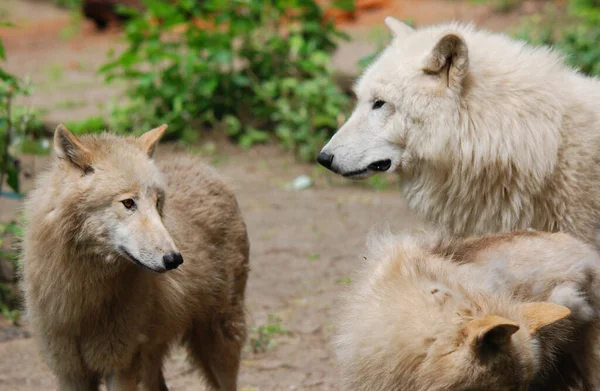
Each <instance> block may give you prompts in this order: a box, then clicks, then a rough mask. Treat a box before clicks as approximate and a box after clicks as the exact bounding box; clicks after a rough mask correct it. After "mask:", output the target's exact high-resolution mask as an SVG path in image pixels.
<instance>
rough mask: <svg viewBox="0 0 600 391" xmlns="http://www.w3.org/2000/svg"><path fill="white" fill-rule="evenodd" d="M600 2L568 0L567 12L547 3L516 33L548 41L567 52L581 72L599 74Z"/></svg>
mask: <svg viewBox="0 0 600 391" xmlns="http://www.w3.org/2000/svg"><path fill="white" fill-rule="evenodd" d="M599 23H600V3H599V2H598V1H596V0H570V1H569V4H568V9H567V12H566V15H565V13H564V12H562V10H561V9H557V8H556V7H552V6H549V7H547V8H546V9H545V11H544V12H543V13H541V14H538V15H535V16H533V17H532V18H529V19H528V20H526V21H525V23H524V24H523V26H522V27H521V28H520V30H519V31H518V32H517V34H516V35H517V37H518V38H521V39H524V40H526V41H529V42H531V43H533V44H537V45H540V44H543V45H551V46H554V47H556V48H557V49H558V50H560V51H561V52H563V53H564V54H566V59H567V61H568V62H569V63H570V64H571V65H572V66H574V67H576V68H578V69H579V70H580V71H581V72H583V73H585V74H588V75H592V76H599V75H600V46H598V41H599V40H600V29H599V28H598V25H599Z"/></svg>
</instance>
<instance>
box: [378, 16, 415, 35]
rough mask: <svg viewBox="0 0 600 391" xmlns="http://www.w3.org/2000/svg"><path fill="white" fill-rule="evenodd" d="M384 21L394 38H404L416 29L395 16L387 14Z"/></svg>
mask: <svg viewBox="0 0 600 391" xmlns="http://www.w3.org/2000/svg"><path fill="white" fill-rule="evenodd" d="M384 22H385V25H386V26H387V27H388V29H389V30H390V32H391V33H392V36H393V37H394V38H402V37H405V36H407V35H408V34H411V33H413V32H414V31H415V29H413V28H412V27H410V26H409V25H407V24H406V23H402V22H401V21H399V20H398V19H396V18H394V17H393V16H386V18H385V19H384Z"/></svg>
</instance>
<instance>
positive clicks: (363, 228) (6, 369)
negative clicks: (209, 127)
mask: <svg viewBox="0 0 600 391" xmlns="http://www.w3.org/2000/svg"><path fill="white" fill-rule="evenodd" d="M387 14H392V15H395V16H397V17H399V18H404V19H406V18H410V19H413V20H415V21H416V22H417V23H419V24H427V23H433V22H438V21H441V20H448V19H461V20H466V21H471V20H475V21H476V22H478V23H479V24H482V25H485V26H488V27H490V28H492V29H503V28H506V27H507V26H515V25H516V23H517V22H518V20H519V16H518V15H514V14H512V15H511V14H509V15H505V16H497V15H494V14H492V13H491V12H490V10H489V7H474V6H472V5H466V4H465V3H463V2H456V1H443V0H422V1H416V0H411V1H397V2H393V4H392V6H391V7H390V8H389V9H387V10H379V11H374V12H372V13H369V14H366V15H363V16H361V17H360V18H359V20H358V21H356V22H355V23H354V24H350V25H344V28H345V29H346V30H347V31H348V32H349V33H350V35H351V36H352V37H353V38H354V39H355V40H354V41H353V43H351V44H344V45H342V46H341V47H340V49H339V51H338V53H337V54H336V56H335V64H336V66H337V67H338V68H339V69H341V70H343V71H347V72H356V66H355V63H356V60H357V59H359V58H361V57H362V56H364V55H367V54H370V53H371V52H372V51H373V49H374V43H373V41H372V40H371V35H372V31H373V29H374V27H373V26H377V25H379V27H378V29H381V24H382V21H383V17H384V16H385V15H387ZM2 17H6V18H8V19H10V20H12V21H14V22H15V23H17V25H18V27H17V28H15V29H0V36H1V37H2V38H3V40H4V41H5V43H6V47H7V48H6V49H7V54H8V57H9V59H8V63H7V68H8V70H9V71H11V72H14V73H16V74H18V75H20V76H23V77H25V76H29V77H31V79H32V81H33V82H34V85H35V86H36V91H35V94H34V95H33V96H32V98H30V100H29V103H30V104H31V105H32V106H34V107H36V108H39V109H45V110H46V113H45V114H44V120H45V121H46V122H48V123H50V124H53V123H54V124H55V123H58V122H61V121H70V120H76V119H82V118H86V117H88V116H90V115H96V114H102V113H103V110H105V106H104V105H105V103H106V102H107V101H108V100H109V99H110V98H112V97H114V96H116V95H117V94H118V92H119V87H118V86H112V85H109V86H106V85H104V84H103V83H102V78H101V77H99V76H98V75H97V74H96V69H97V67H98V66H99V65H100V64H102V62H104V60H105V58H106V57H105V55H106V52H107V51H108V50H109V49H110V48H117V49H118V48H119V47H120V45H121V44H120V43H119V41H118V37H119V35H118V33H117V32H110V33H104V34H99V33H97V32H95V31H94V30H93V28H92V26H91V25H90V24H89V23H87V22H85V21H77V20H76V19H73V17H72V16H70V15H69V14H68V13H67V12H65V11H63V10H59V9H57V8H55V7H53V6H50V5H48V3H46V2H35V3H31V2H28V1H25V0H2V4H0V19H2ZM191 152H193V153H200V154H202V155H203V156H205V158H206V160H207V161H209V162H211V163H213V164H214V165H215V166H216V167H217V169H218V170H219V171H220V172H221V173H222V174H223V175H224V176H225V177H226V180H227V181H228V182H229V183H230V184H231V185H232V187H233V188H234V189H235V191H236V193H237V195H238V199H239V202H240V204H241V208H242V211H243V214H244V216H245V219H246V221H247V224H248V229H249V233H250V239H251V243H252V253H251V264H252V273H251V275H250V280H249V285H248V294H247V306H248V310H249V312H250V314H251V318H250V323H251V327H252V328H253V331H252V333H251V338H250V340H249V341H248V345H247V349H246V351H245V352H244V361H243V364H242V368H241V373H240V382H239V384H240V388H241V389H244V390H300V389H302V390H305V389H306V390H338V389H339V386H338V385H337V381H336V379H337V374H336V366H335V363H334V356H333V353H332V349H331V347H330V339H331V336H332V332H333V323H332V319H333V317H334V310H335V307H336V304H335V303H336V298H337V297H338V296H339V294H340V293H341V292H342V291H343V289H344V287H346V286H347V285H348V283H349V282H350V280H349V276H351V274H352V270H353V269H354V267H355V266H356V265H357V263H358V262H361V259H362V257H361V252H362V249H363V244H364V240H365V236H366V234H367V233H368V231H369V230H370V229H371V228H372V227H373V226H382V225H386V224H388V223H389V225H390V227H391V228H392V229H393V230H395V231H402V230H411V229H415V228H417V227H420V226H422V225H423V223H422V222H420V221H419V219H417V218H415V217H414V216H413V215H412V214H411V213H410V212H409V211H408V209H407V207H406V203H405V202H404V200H403V199H402V197H401V195H400V193H399V191H398V184H397V183H396V182H395V179H394V178H390V180H389V183H390V185H389V186H388V188H387V190H384V191H375V190H374V189H372V188H369V187H366V186H364V185H361V184H354V183H350V182H349V181H346V180H344V179H341V178H336V177H333V175H332V174H329V173H327V172H325V171H324V170H321V169H319V168H318V167H315V166H311V165H302V164H298V163H297V162H295V161H294V159H293V158H292V157H290V156H289V155H288V154H285V153H284V152H282V151H280V149H279V148H277V147H274V146H263V147H259V148H256V149H253V150H251V151H243V150H240V149H238V148H236V147H232V146H230V145H227V144H224V143H222V142H217V143H212V142H210V141H207V142H205V143H204V144H202V145H200V146H197V147H195V148H193V150H192V151H191ZM176 153H182V152H181V151H178V150H175V149H174V147H172V146H163V147H161V150H160V151H159V156H158V158H159V159H168V158H169V157H170V156H173V154H176ZM46 162H47V158H43V157H37V158H29V157H26V158H24V165H25V166H26V168H27V169H28V170H29V171H31V173H32V174H34V175H35V173H37V172H39V170H40V169H42V167H44V165H45V163H46ZM300 174H308V175H310V176H311V177H312V178H313V179H315V185H314V186H313V187H312V188H309V189H306V190H301V191H297V190H288V189H287V188H286V185H287V184H288V183H289V182H290V181H291V180H293V179H294V178H295V177H296V176H297V175H300ZM24 181H25V189H27V188H28V187H30V186H31V180H30V179H26V178H24ZM19 207H20V202H19V201H15V200H8V199H0V221H6V220H8V219H10V218H14V217H15V216H16V214H17V212H18V210H19ZM270 318H278V319H280V323H279V325H280V329H279V331H278V332H272V333H267V336H266V337H265V338H263V339H262V340H259V339H258V335H259V333H258V331H257V330H258V329H259V328H260V327H261V326H263V327H264V326H265V325H267V324H272V323H273V319H270ZM253 347H254V348H255V349H254V350H258V351H253ZM261 350H264V351H261ZM166 377H167V382H168V384H169V386H170V387H171V390H173V391H178V390H180V391H183V390H190V391H191V390H198V389H201V386H200V380H199V378H198V376H197V375H196V374H194V373H193V371H191V370H190V367H189V366H188V365H187V363H186V362H185V356H184V355H183V353H182V352H181V351H179V350H176V351H175V352H174V353H173V355H172V357H171V358H170V360H169V362H168V364H167V367H166ZM55 387H56V384H55V382H54V378H53V376H52V374H51V373H50V371H49V370H48V368H47V367H46V366H45V365H44V363H43V361H42V360H41V358H40V356H39V354H38V352H37V349H36V346H35V342H34V340H33V339H32V338H31V336H30V334H29V332H28V329H27V324H26V320H25V321H24V326H22V327H21V328H18V329H15V328H14V327H12V326H11V325H10V324H9V323H8V322H7V321H5V320H0V390H7V391H8V390H11V391H33V390H55V389H56V388H55Z"/></svg>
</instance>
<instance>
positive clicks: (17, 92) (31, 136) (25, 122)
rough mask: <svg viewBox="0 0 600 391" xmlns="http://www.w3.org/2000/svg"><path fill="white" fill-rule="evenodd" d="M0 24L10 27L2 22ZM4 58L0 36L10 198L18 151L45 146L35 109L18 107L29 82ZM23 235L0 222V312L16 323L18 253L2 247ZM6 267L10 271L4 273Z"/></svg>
mask: <svg viewBox="0 0 600 391" xmlns="http://www.w3.org/2000/svg"><path fill="white" fill-rule="evenodd" d="M0 26H10V24H8V23H5V22H2V23H0ZM5 60H6V55H5V50H4V46H3V44H2V40H1V38H0V197H1V196H3V195H7V194H8V193H7V192H4V184H5V183H6V184H7V185H8V187H9V188H11V189H12V191H13V193H10V195H11V196H13V197H18V196H20V191H21V186H20V173H21V164H20V160H19V159H18V157H17V156H18V155H19V154H21V153H39V152H40V151H44V150H45V149H46V147H44V144H43V143H42V142H41V141H40V140H39V137H38V136H40V134H41V132H42V130H43V126H42V123H41V122H40V120H39V118H38V116H37V112H36V111H35V110H31V109H29V108H25V107H23V106H17V105H16V104H15V100H16V99H17V98H18V97H21V96H25V95H28V94H29V93H30V91H31V89H30V86H29V83H28V82H27V81H24V80H21V79H19V78H17V77H15V76H14V75H12V74H10V73H8V72H7V71H6V70H5V69H4V68H3V67H2V66H1V62H2V61H5ZM21 236H22V231H21V229H20V227H19V226H18V225H17V224H16V223H9V224H2V223H0V268H2V269H3V270H0V276H1V277H4V279H5V281H4V282H3V281H2V280H1V279H0V314H2V315H3V316H5V317H6V318H8V319H9V320H11V321H13V322H16V321H17V320H18V317H19V310H18V308H17V307H18V298H17V296H16V295H15V290H14V285H13V283H14V282H15V281H6V279H8V280H10V279H14V278H15V273H14V270H15V269H16V262H17V258H18V253H17V252H16V251H14V250H12V249H10V248H8V249H7V248H5V247H6V246H5V243H4V242H5V240H6V239H10V240H9V241H10V242H11V243H12V242H14V240H18V239H19V238H20V237H21ZM5 268H9V269H10V270H9V271H8V272H7V273H5V272H4V271H5Z"/></svg>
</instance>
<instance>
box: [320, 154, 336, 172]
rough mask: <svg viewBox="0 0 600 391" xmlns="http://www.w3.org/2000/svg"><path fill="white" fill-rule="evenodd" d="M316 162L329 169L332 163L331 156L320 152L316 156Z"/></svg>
mask: <svg viewBox="0 0 600 391" xmlns="http://www.w3.org/2000/svg"><path fill="white" fill-rule="evenodd" d="M317 162H319V164H320V165H322V166H323V167H325V168H329V169H331V164H332V163H333V155H332V154H329V153H327V152H323V151H321V153H319V156H317Z"/></svg>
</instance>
